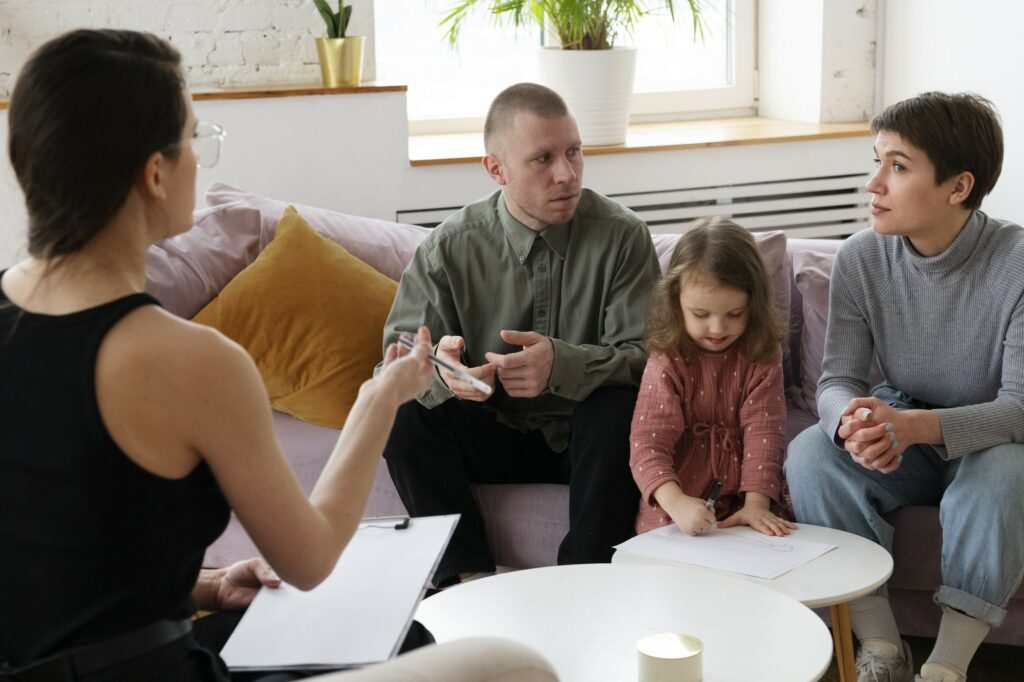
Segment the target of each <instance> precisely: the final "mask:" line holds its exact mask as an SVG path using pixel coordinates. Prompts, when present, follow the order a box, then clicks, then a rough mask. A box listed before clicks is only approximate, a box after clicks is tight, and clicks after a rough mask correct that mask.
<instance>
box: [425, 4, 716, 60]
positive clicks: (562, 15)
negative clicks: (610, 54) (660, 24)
mask: <svg viewBox="0 0 1024 682" xmlns="http://www.w3.org/2000/svg"><path fill="white" fill-rule="evenodd" d="M684 1H685V4H686V5H688V6H689V8H690V14H691V16H692V17H693V35H694V37H698V36H699V37H700V38H701V39H703V37H704V18H703V16H702V12H703V10H704V7H703V5H702V0H678V1H677V0H662V1H661V2H659V3H657V5H658V6H657V7H656V9H661V8H664V9H667V10H668V12H669V15H670V16H671V17H672V19H673V20H675V18H676V10H677V7H681V6H682V5H683V3H684ZM649 5H650V3H648V2H645V0H458V2H457V3H456V4H455V5H453V6H452V8H451V9H450V10H449V11H448V14H447V15H445V17H444V19H442V20H441V26H447V27H448V30H447V31H446V32H445V37H446V38H447V40H448V42H449V44H450V45H451V46H452V47H454V46H455V45H456V43H457V42H458V39H459V31H460V30H461V29H462V25H463V22H464V21H465V19H466V17H467V16H468V15H469V13H470V12H471V11H472V10H474V9H476V8H477V7H479V6H484V7H486V9H487V11H489V12H490V13H491V14H493V15H494V16H495V18H496V19H497V20H499V21H502V20H504V21H508V22H511V23H512V24H513V25H514V26H515V27H516V28H519V27H520V26H524V25H526V24H529V23H535V24H536V25H537V26H539V27H540V28H541V29H542V30H543V29H544V28H545V27H549V28H550V29H551V30H552V31H553V32H554V33H555V35H556V36H557V37H558V40H559V42H560V43H561V45H562V49H565V50H608V49H611V47H612V44H613V43H614V42H615V38H616V35H617V34H618V32H619V31H620V30H621V31H624V32H625V33H632V31H633V29H634V28H635V27H636V25H637V22H639V21H640V19H641V18H642V17H643V16H644V15H646V14H650V13H651V12H652V11H653V10H652V9H650V8H649Z"/></svg>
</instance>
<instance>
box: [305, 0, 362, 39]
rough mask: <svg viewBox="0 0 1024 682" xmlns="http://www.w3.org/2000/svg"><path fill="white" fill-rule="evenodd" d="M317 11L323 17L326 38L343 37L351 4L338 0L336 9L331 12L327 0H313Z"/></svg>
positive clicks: (350, 12)
mask: <svg viewBox="0 0 1024 682" xmlns="http://www.w3.org/2000/svg"><path fill="white" fill-rule="evenodd" d="M313 2H314V3H315V4H316V8H317V11H319V12H320V16H321V17H323V18H324V23H325V24H327V37H328V38H344V37H345V29H347V28H348V20H349V19H350V18H351V17H352V5H346V4H345V0H338V11H337V12H332V11H331V7H330V5H328V4H327V0H313Z"/></svg>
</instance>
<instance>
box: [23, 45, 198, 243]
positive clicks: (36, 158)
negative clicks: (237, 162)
mask: <svg viewBox="0 0 1024 682" xmlns="http://www.w3.org/2000/svg"><path fill="white" fill-rule="evenodd" d="M187 118H188V108H187V104H186V102H185V97H184V79H183V77H182V73H181V57H180V55H179V54H178V51H177V50H175V49H174V48H173V47H171V45H169V44H168V43H167V42H165V41H164V40H161V39H160V38H157V37H156V36H154V35H150V34H147V33H138V32H135V31H118V30H76V31H71V32H69V33H65V34H63V35H61V36H58V37H57V38H54V39H53V40H50V41H48V42H47V43H45V44H44V45H42V46H41V47H40V48H39V49H37V50H36V51H35V52H34V53H33V54H32V56H31V57H30V58H29V60H28V62H27V63H26V64H25V66H24V68H23V69H22V70H21V73H20V74H19V76H18V80H17V83H16V84H15V86H14V91H13V92H12V93H11V102H10V111H9V112H8V132H9V135H8V145H7V151H8V154H9V156H10V159H11V165H12V166H13V167H14V172H15V175H16V176H17V178H18V183H19V184H20V185H21V189H22V191H23V192H24V194H25V204H26V207H27V209H28V219H29V225H28V252H29V254H30V255H31V256H33V257H35V258H41V259H50V258H54V257H58V256H64V255H68V254H72V253H75V252H76V251H78V250H79V249H81V248H82V246H84V245H85V244H86V243H87V242H88V241H89V240H90V239H91V238H92V237H93V236H94V235H95V234H96V233H97V232H99V231H100V230H101V229H102V228H103V227H104V226H105V225H106V224H107V223H108V222H109V221H110V220H111V219H112V218H113V216H114V214H115V213H116V212H117V211H118V210H119V209H120V208H121V206H122V205H123V204H124V202H125V199H126V198H127V196H128V193H129V192H130V191H131V188H132V185H133V184H134V183H135V182H136V180H137V179H138V175H139V172H140V171H141V170H142V168H143V166H144V165H145V163H146V160H147V159H148V158H149V157H150V155H151V154H153V153H154V152H157V151H162V152H164V153H165V154H166V155H167V156H168V157H170V158H177V154H178V153H179V151H180V150H179V149H178V147H177V146H176V144H177V143H178V142H179V141H180V140H181V135H182V130H183V128H184V126H185V122H186V120H187Z"/></svg>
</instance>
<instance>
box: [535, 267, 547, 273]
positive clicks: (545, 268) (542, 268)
mask: <svg viewBox="0 0 1024 682" xmlns="http://www.w3.org/2000/svg"><path fill="white" fill-rule="evenodd" d="M547 271H548V266H546V265H541V266H540V267H538V268H537V272H547Z"/></svg>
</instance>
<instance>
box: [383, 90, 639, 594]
mask: <svg viewBox="0 0 1024 682" xmlns="http://www.w3.org/2000/svg"><path fill="white" fill-rule="evenodd" d="M484 142H485V147H486V151H487V154H486V156H485V157H484V159H483V165H484V168H485V169H486V171H487V173H488V175H490V177H491V178H492V179H493V180H494V181H495V183H497V184H498V185H499V187H500V189H499V190H498V191H496V192H494V193H493V194H491V195H490V196H487V197H485V198H483V199H481V200H480V201H477V202H476V203H473V204H470V205H469V206H467V207H465V208H463V209H462V210H461V211H459V212H457V213H455V214H454V215H453V216H451V217H450V218H448V220H446V221H445V222H444V223H442V224H441V225H440V226H439V227H437V228H436V229H435V230H434V231H433V232H432V233H431V234H430V236H428V237H427V239H426V240H424V241H423V243H422V244H421V245H420V247H419V249H418V250H417V251H416V255H415V256H414V257H413V260H412V262H411V263H410V264H409V267H408V268H407V269H406V271H405V274H404V275H403V276H402V281H401V284H400V285H399V288H398V294H397V296H396V298H395V302H394V306H393V307H392V309H391V314H390V315H389V317H388V321H387V324H386V326H385V331H384V344H385V347H386V346H387V344H388V343H391V342H393V341H395V340H396V338H397V337H398V335H399V333H402V332H409V333H413V332H415V330H416V329H417V327H418V326H419V325H421V324H425V325H427V327H429V328H430V332H431V334H432V335H434V338H440V341H439V342H438V344H437V354H438V355H439V356H440V357H442V358H444V359H447V360H448V361H449V362H450V363H452V364H453V365H455V366H457V367H459V368H460V369H463V370H465V371H466V372H468V373H470V374H471V375H473V376H474V377H476V378H478V379H480V380H481V381H484V382H485V383H487V384H489V385H490V386H492V387H493V389H494V393H493V395H491V396H488V395H486V394H485V393H483V392H481V391H479V390H477V389H475V388H473V386H472V385H471V384H469V383H467V382H465V381H461V380H459V379H458V378H457V377H456V376H455V375H453V374H451V373H450V372H447V371H445V370H441V371H439V372H437V373H436V374H435V380H434V385H433V387H432V388H431V389H429V390H428V391H427V392H426V393H424V394H423V395H421V396H420V397H419V398H418V400H417V401H416V402H411V403H408V404H406V405H405V406H404V407H403V408H401V409H400V410H399V413H398V416H397V418H396V422H395V426H394V428H393V429H392V431H391V438H390V440H389V442H388V445H387V447H386V448H385V451H384V457H385V458H386V459H387V462H388V468H389V470H390V472H391V477H392V479H394V481H395V486H396V487H397V489H398V493H399V495H400V496H401V498H402V501H403V502H404V503H405V506H406V508H407V509H408V510H409V512H410V514H412V515H413V516H428V515H434V514H451V513H460V514H462V518H461V520H460V522H459V525H458V527H457V528H456V530H455V534H454V536H453V538H452V541H451V543H450V544H449V546H448V550H447V552H446V553H445V555H444V557H443V559H442V561H441V564H440V566H439V567H438V570H437V572H436V573H435V575H434V585H435V586H439V587H440V586H445V585H450V584H454V583H456V582H458V581H459V580H460V579H465V578H466V577H468V576H469V575H471V574H473V573H478V572H480V573H485V572H491V571H494V570H495V566H494V561H493V559H492V558H491V555H490V552H489V550H488V545H487V538H486V536H485V533H484V525H483V520H482V519H481V516H480V511H479V509H478V507H477V505H476V502H475V500H474V498H473V496H472V494H471V492H470V485H469V484H470V483H527V482H537V483H541V482H543V483H568V484H569V500H570V501H569V526H570V530H569V532H568V534H566V537H565V539H564V540H563V541H562V544H561V546H560V547H559V551H558V562H559V563H561V564H565V563H588V562H605V561H608V560H610V558H611V554H612V545H614V544H617V543H619V542H621V541H623V540H625V539H627V538H629V537H630V536H632V534H633V522H634V519H635V517H636V512H637V505H638V501H639V494H638V490H637V487H636V485H635V484H634V483H633V480H632V476H631V474H630V471H629V427H630V420H631V418H632V414H633V406H634V404H635V402H636V390H637V385H638V382H639V381H640V378H641V376H642V374H643V369H644V363H645V361H646V356H645V354H644V351H643V347H642V343H643V331H644V314H645V311H646V301H647V296H648V292H649V290H650V288H651V286H652V285H653V283H654V281H655V279H656V278H657V276H658V273H659V270H658V263H657V259H656V257H655V252H654V245H653V244H652V242H651V237H650V233H649V231H648V229H647V226H646V225H645V224H644V223H643V221H642V220H640V218H638V217H637V216H636V215H635V214H634V213H632V212H631V211H629V210H628V209H626V208H624V207H622V206H621V205H619V204H617V203H615V202H614V201H611V200H610V199H607V198H605V197H603V196H601V195H600V194H597V193H596V192H593V191H591V190H587V189H583V188H582V186H581V182H582V175H583V154H582V152H581V150H580V145H581V141H580V135H579V131H578V130H577V128H576V122H575V120H574V119H573V117H572V115H571V114H570V113H569V110H568V108H567V107H566V105H565V102H563V101H562V99H561V97H559V96H558V95H557V94H556V93H555V92H554V91H552V90H549V89H548V88H545V87H543V86H540V85H536V84H532V83H520V84H518V85H513V86H511V87H509V88H508V89H506V90H504V91H503V92H502V93H500V94H499V95H498V96H497V98H496V99H495V100H494V102H493V103H492V104H491V108H490V111H489V112H488V115H487V121H486V124H485V128H484ZM452 398H456V399H455V400H453V399H452Z"/></svg>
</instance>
